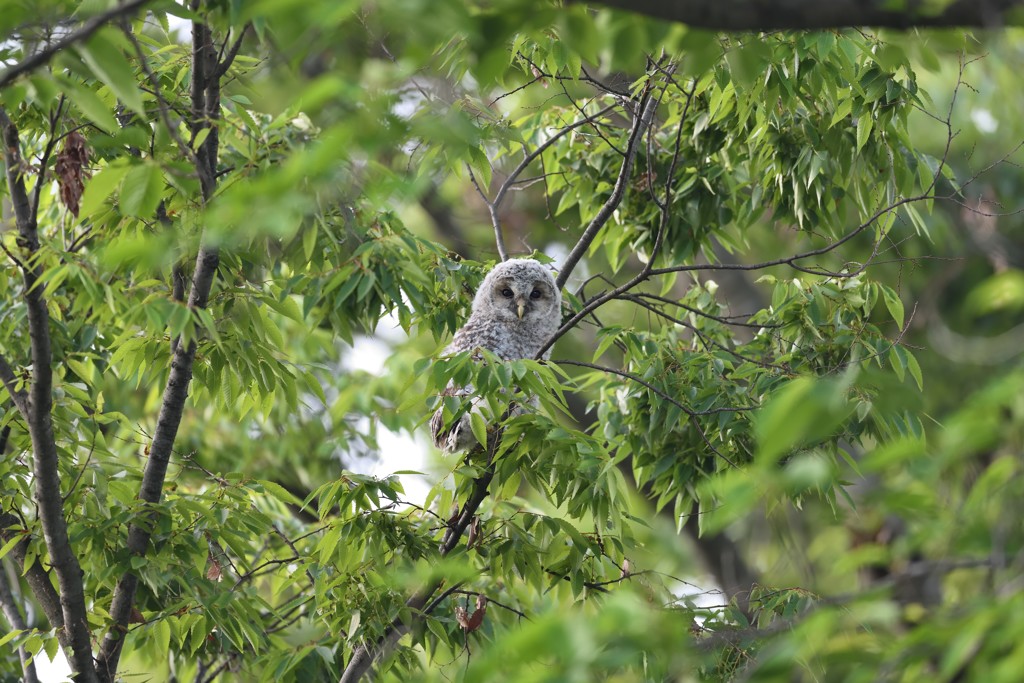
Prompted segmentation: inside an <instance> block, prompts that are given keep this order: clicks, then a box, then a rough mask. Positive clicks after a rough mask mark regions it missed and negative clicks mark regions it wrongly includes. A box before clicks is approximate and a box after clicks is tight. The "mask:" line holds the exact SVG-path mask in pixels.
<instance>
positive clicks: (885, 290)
mask: <svg viewBox="0 0 1024 683" xmlns="http://www.w3.org/2000/svg"><path fill="white" fill-rule="evenodd" d="M882 299H883V300H884V301H885V307H886V308H887V309H888V310H889V315H891V316H892V319H893V320H895V321H896V324H897V325H899V328H900V329H901V330H902V329H903V301H902V300H901V299H900V296H899V294H897V293H896V291H895V290H894V289H892V288H891V287H886V286H885V285H882Z"/></svg>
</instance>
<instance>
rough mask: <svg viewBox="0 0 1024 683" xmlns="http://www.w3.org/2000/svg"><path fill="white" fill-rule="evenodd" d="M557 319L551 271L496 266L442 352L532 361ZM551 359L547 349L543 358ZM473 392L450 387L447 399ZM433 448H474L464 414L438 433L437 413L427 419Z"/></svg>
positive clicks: (520, 262) (558, 300) (521, 262)
mask: <svg viewBox="0 0 1024 683" xmlns="http://www.w3.org/2000/svg"><path fill="white" fill-rule="evenodd" d="M561 320H562V295H561V292H559V291H558V287H556V286H555V278H554V277H553V276H552V275H551V271H550V270H548V269H547V268H545V267H544V266H542V265H541V264H540V263H538V262H537V261H534V260H533V259H512V260H510V261H504V262H502V263H499V264H497V265H496V266H494V268H493V269H491V272H489V273H488V274H487V277H485V278H484V281H483V283H481V285H480V289H478V290H477V292H476V296H475V297H474V298H473V312H472V313H471V314H470V316H469V320H467V321H466V324H465V325H463V326H462V327H461V328H460V329H459V331H458V332H456V333H455V338H454V339H452V343H451V344H449V345H448V348H446V349H445V351H444V352H445V353H446V354H449V353H459V352H461V351H472V350H474V349H486V350H488V351H490V352H492V353H494V354H495V355H497V356H498V357H499V358H501V359H503V360H515V359H517V358H534V357H535V356H536V355H537V352H538V351H540V349H541V347H542V346H544V343H545V342H546V341H547V340H548V339H550V338H551V335H553V334H554V333H555V332H556V331H557V330H558V327H559V324H560V323H561ZM550 355H551V351H550V349H549V350H548V351H547V352H546V353H545V354H544V358H548V357H549V356H550ZM472 393H473V387H472V386H467V387H454V386H450V387H448V389H447V390H446V391H445V394H446V395H448V396H467V395H472ZM430 433H431V435H432V436H433V439H434V444H435V445H436V446H437V447H438V448H441V449H443V450H444V451H446V452H449V453H451V452H454V451H458V450H461V449H464V448H467V447H469V446H472V445H473V444H475V443H476V440H475V438H474V437H473V433H472V430H471V429H470V426H469V413H466V414H465V415H463V416H462V418H461V419H460V420H459V422H458V423H457V424H455V425H453V426H452V427H451V428H450V429H447V430H446V429H444V416H443V414H442V411H441V410H440V409H438V410H437V412H436V413H434V415H433V417H431V419H430Z"/></svg>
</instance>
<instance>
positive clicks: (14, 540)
mask: <svg viewBox="0 0 1024 683" xmlns="http://www.w3.org/2000/svg"><path fill="white" fill-rule="evenodd" d="M21 540H22V537H21V534H17V533H15V534H14V536H12V537H11V538H10V539H8V541H7V542H6V543H4V545H3V547H2V548H0V560H2V559H3V558H4V556H5V555H7V553H9V552H11V548H13V547H14V546H16V545H18V543H19V542H20V541H21Z"/></svg>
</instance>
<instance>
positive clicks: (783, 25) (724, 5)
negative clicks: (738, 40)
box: [572, 0, 1024, 31]
mask: <svg viewBox="0 0 1024 683" xmlns="http://www.w3.org/2000/svg"><path fill="white" fill-rule="evenodd" d="M572 1H573V2H579V1H580V0H572ZM591 4H598V5H604V6H605V7H612V8H616V9H622V10H626V11H629V12H635V13H637V14H643V15H646V16H648V17H653V18H655V19H663V20H668V21H677V22H681V23H684V24H687V25H689V26H691V27H693V28H703V29H710V30H713V31H775V30H781V29H825V28H849V27H854V26H877V27H880V28H896V29H909V28H914V27H943V26H945V27H968V26H974V27H980V28H998V27H1001V26H1003V25H1004V24H1005V23H1006V22H1007V19H1010V14H1011V12H1012V10H1014V9H1018V8H1021V7H1024V2H1022V1H1021V0H955V1H954V2H950V3H937V4H934V3H922V2H898V3H891V2H889V3H886V2H864V0H829V2H820V0H784V1H781V2H780V1H779V0H730V2H720V1H719V0H595V1H594V2H593V3H591ZM933 7H934V8H935V9H930V8H933ZM1011 21H1013V20H1012V19H1011Z"/></svg>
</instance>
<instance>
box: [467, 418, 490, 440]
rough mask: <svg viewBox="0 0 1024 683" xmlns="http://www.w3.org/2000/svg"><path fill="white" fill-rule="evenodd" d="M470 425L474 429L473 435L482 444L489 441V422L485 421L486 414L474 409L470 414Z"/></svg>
mask: <svg viewBox="0 0 1024 683" xmlns="http://www.w3.org/2000/svg"><path fill="white" fill-rule="evenodd" d="M469 426H470V427H471V428H472V430H473V436H475V437H476V440H477V441H478V442H480V444H481V445H485V444H486V443H487V423H486V422H484V416H483V415H481V414H480V413H479V412H476V411H473V412H471V413H470V414H469Z"/></svg>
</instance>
